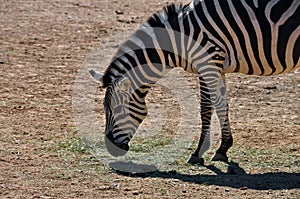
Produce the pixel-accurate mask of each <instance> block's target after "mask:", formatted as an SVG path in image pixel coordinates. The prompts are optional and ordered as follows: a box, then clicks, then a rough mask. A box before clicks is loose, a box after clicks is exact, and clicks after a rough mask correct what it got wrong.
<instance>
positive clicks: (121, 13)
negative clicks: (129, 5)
mask: <svg viewBox="0 0 300 199" xmlns="http://www.w3.org/2000/svg"><path fill="white" fill-rule="evenodd" d="M115 13H116V14H117V15H123V14H124V12H123V11H120V10H116V11H115Z"/></svg>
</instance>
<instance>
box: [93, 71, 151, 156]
mask: <svg viewBox="0 0 300 199" xmlns="http://www.w3.org/2000/svg"><path fill="white" fill-rule="evenodd" d="M89 73H90V75H91V76H92V77H93V79H94V80H96V81H97V82H103V76H104V74H102V73H100V72H96V71H94V70H92V69H89ZM105 88H106V93H105V97H104V102H103V105H104V110H105V114H106V126H105V144H106V148H107V150H108V152H109V153H110V154H111V155H113V156H115V157H117V156H122V155H125V154H126V153H127V152H128V151H129V141H130V140H131V138H132V137H133V135H134V134H135V132H136V130H137V128H138V126H139V125H140V123H141V122H142V121H143V120H144V118H145V117H146V115H147V108H146V103H145V100H144V99H145V98H144V97H140V96H144V95H142V94H141V93H140V92H138V93H136V92H133V91H132V87H131V82H130V79H129V78H128V77H120V78H115V79H112V80H111V81H110V83H109V84H108V85H107V86H105Z"/></svg>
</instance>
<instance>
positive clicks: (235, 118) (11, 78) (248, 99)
mask: <svg viewBox="0 0 300 199" xmlns="http://www.w3.org/2000/svg"><path fill="white" fill-rule="evenodd" d="M177 2H178V1H177ZM167 3H168V1H166V0H147V1H137V0H132V1H130V0H124V1H116V0H110V1H108V0H78V1H73V0H55V1H53V0H43V1H42V0H26V1H21V0H19V1H17V0H1V3H0V121H1V122H0V132H1V133H0V143H1V144H0V198H299V197H300V162H299V161H300V155H299V151H300V134H299V132H300V122H299V119H300V118H299V113H300V103H299V98H300V92H299V89H300V77H299V74H298V76H297V74H286V75H280V76H275V77H267V78H260V77H250V76H242V75H229V76H228V87H229V90H228V95H229V105H230V108H231V109H230V118H231V121H232V122H231V124H232V130H233V134H234V139H235V145H234V147H233V149H232V150H231V151H230V154H229V155H230V157H231V159H232V161H233V162H232V163H231V164H230V165H229V166H233V167H234V166H235V169H234V170H233V171H232V170H231V169H230V167H229V168H228V169H226V167H225V171H224V172H223V170H224V169H223V167H224V165H222V163H214V164H213V163H209V162H208V163H207V165H208V166H207V167H206V168H200V167H195V166H189V165H185V164H184V162H179V164H178V165H177V166H176V165H175V166H174V167H173V170H169V171H159V172H157V173H155V174H152V175H149V176H144V177H135V176H131V177H130V176H123V175H120V174H117V173H115V172H113V171H111V170H110V169H109V168H108V167H107V165H105V164H103V163H101V161H97V160H96V159H95V158H93V156H92V155H91V154H89V153H88V152H86V151H84V150H83V148H82V147H81V143H80V140H79V139H78V137H77V135H76V132H77V131H76V127H75V125H74V122H73V115H72V91H73V84H74V81H75V77H76V74H77V71H78V69H79V68H80V67H81V66H82V63H83V62H84V60H85V58H86V57H87V56H88V54H89V53H90V52H91V51H92V50H93V49H94V48H95V47H97V46H98V45H99V43H100V42H101V41H102V39H103V38H108V37H110V36H112V35H115V34H118V33H121V32H122V31H124V30H133V29H135V28H136V27H138V26H139V24H141V23H142V22H143V21H144V20H145V19H146V18H147V16H150V15H151V13H153V12H155V11H157V10H160V9H161V8H162V7H163V6H165V5H166V4H167ZM116 11H118V12H117V13H116ZM117 44H118V41H116V45H117ZM187 78H190V77H189V75H187ZM196 84H197V82H196V81H195V85H196ZM154 92H155V90H154ZM153 96H157V95H153ZM160 97H161V98H164V96H163V95H162V96H160ZM155 100H156V99H154V98H151V96H150V99H149V101H152V102H155ZM161 103H164V101H162V102H161ZM166 103H169V102H168V101H166ZM170 116H171V117H172V114H171V115H170ZM171 119H172V118H171ZM174 119H175V118H174ZM235 162H237V163H239V165H237V164H236V163H235ZM218 168H221V169H218ZM226 170H228V171H226ZM239 170H241V171H242V172H239Z"/></svg>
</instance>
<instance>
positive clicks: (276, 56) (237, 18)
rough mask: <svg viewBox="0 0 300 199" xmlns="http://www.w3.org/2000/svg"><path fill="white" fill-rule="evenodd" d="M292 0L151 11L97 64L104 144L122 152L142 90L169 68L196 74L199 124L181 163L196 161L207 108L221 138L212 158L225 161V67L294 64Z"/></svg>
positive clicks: (297, 62) (267, 69) (229, 1)
mask: <svg viewBox="0 0 300 199" xmlns="http://www.w3.org/2000/svg"><path fill="white" fill-rule="evenodd" d="M299 5H300V1H299V0H194V1H192V2H191V3H189V4H187V5H185V6H175V5H170V6H168V7H166V8H164V10H163V11H161V12H159V13H156V14H154V15H153V16H152V17H151V18H149V19H148V21H147V22H146V23H145V24H143V25H142V26H141V27H140V28H139V29H138V30H137V31H136V32H135V33H134V34H133V35H132V36H131V37H130V38H129V39H128V40H127V41H126V42H125V43H124V44H123V45H122V46H121V47H120V49H119V50H118V52H117V54H116V56H115V57H114V58H113V60H112V62H111V64H110V65H109V67H108V68H107V70H106V71H105V72H104V74H102V73H100V72H96V71H94V70H93V69H89V72H90V74H91V75H92V77H93V78H94V79H95V80H97V81H99V82H101V83H102V86H103V88H106V94H105V99H104V108H105V112H106V129H105V134H106V139H105V142H106V146H107V149H108V151H109V152H110V153H111V154H112V155H114V156H119V155H124V154H125V153H126V152H127V151H128V150H129V141H130V140H131V138H132V137H133V135H134V133H135V132H136V130H137V128H138V126H139V124H140V123H141V122H142V121H143V119H144V118H145V117H146V115H147V108H146V103H145V97H146V94H147V91H148V90H149V88H150V87H151V85H152V84H154V83H155V82H156V81H158V80H159V79H160V78H161V77H162V76H163V75H164V74H166V73H167V72H168V71H169V69H172V68H174V67H181V68H183V69H184V70H185V71H188V72H192V73H196V74H198V75H199V83H200V98H201V104H200V107H201V120H202V131H201V137H200V141H199V144H198V147H197V149H196V150H195V152H194V153H193V154H192V155H191V157H190V159H189V161H188V162H189V163H192V164H203V163H204V160H203V158H202V156H203V154H204V152H205V151H207V150H208V148H209V145H210V144H209V142H206V141H205V140H206V139H207V137H208V136H207V135H208V134H209V131H210V124H211V117H212V113H213V110H215V111H216V113H217V116H218V118H219V120H220V125H221V131H222V136H221V139H222V140H221V144H220V147H219V148H218V150H217V151H216V153H215V155H214V157H213V159H212V160H214V161H216V160H219V161H225V162H227V161H228V157H227V155H226V153H227V150H228V149H229V148H230V147H231V146H232V143H233V138H232V135H231V130H230V124H229V119H228V109H227V103H226V86H225V76H224V74H225V73H243V74H249V75H260V76H268V75H276V74H280V73H284V72H289V71H292V70H294V69H296V68H298V67H299V66H300V59H299V55H300V37H299V35H300V26H299V25H300V7H299Z"/></svg>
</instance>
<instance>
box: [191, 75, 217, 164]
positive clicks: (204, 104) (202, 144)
mask: <svg viewBox="0 0 300 199" xmlns="http://www.w3.org/2000/svg"><path fill="white" fill-rule="evenodd" d="M199 79H200V97H201V104H200V106H201V107H200V108H201V121H202V131H201V136H200V140H199V143H198V147H197V149H196V150H195V152H194V153H193V154H192V155H191V157H190V159H189V160H188V163H190V164H200V165H204V159H203V157H202V156H203V154H204V153H205V152H206V151H207V150H208V149H209V147H210V123H211V117H212V113H213V107H212V102H211V98H210V92H209V89H208V87H207V85H206V83H205V81H203V79H202V77H200V78H199Z"/></svg>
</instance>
